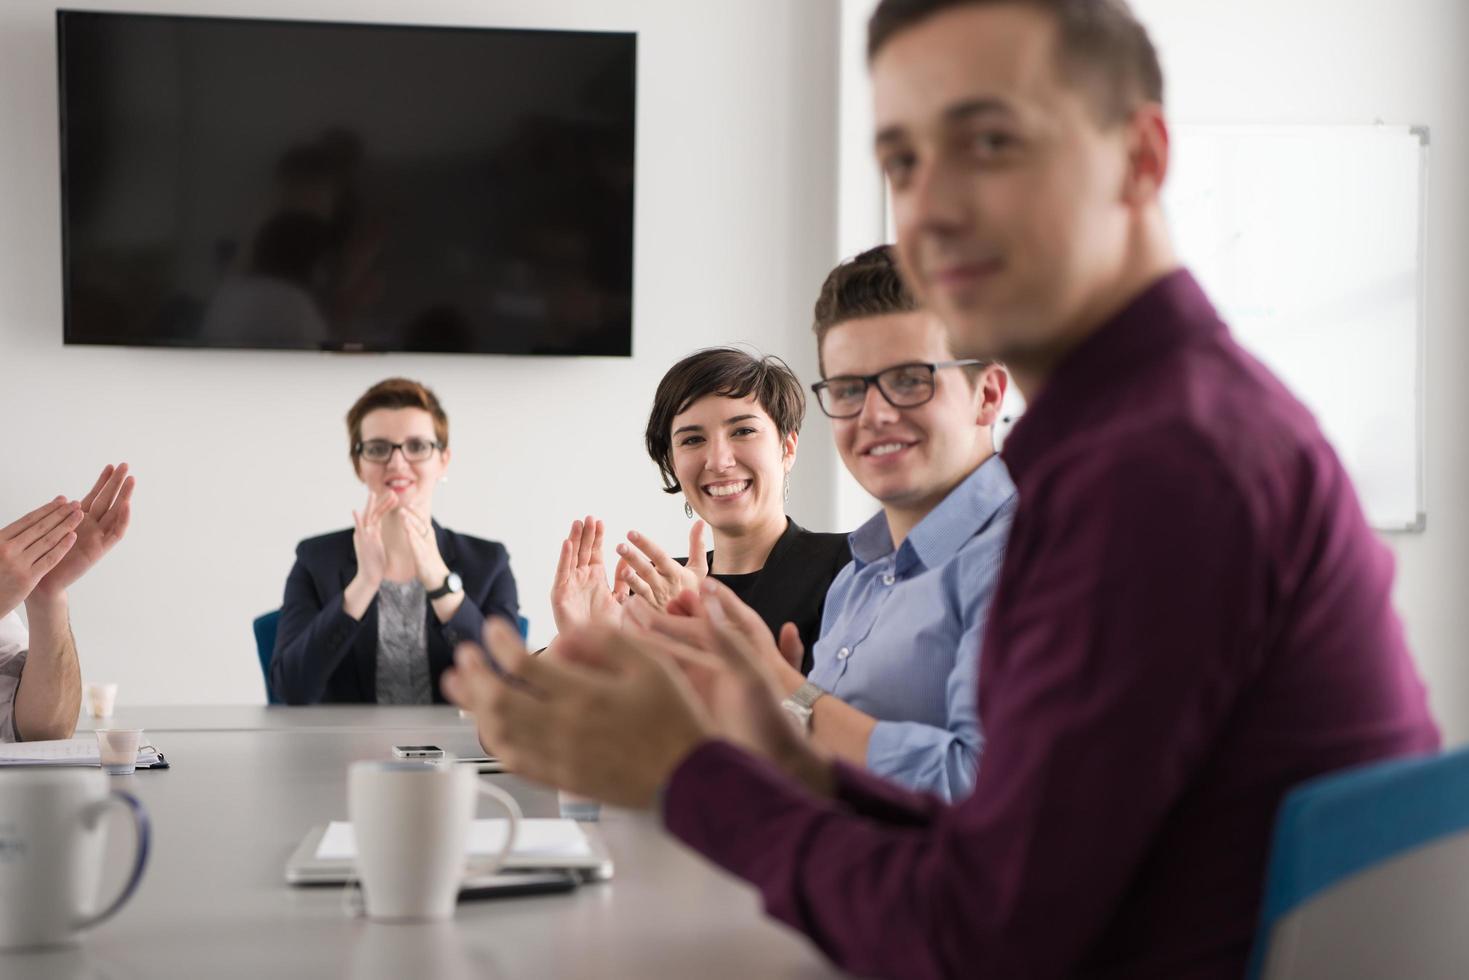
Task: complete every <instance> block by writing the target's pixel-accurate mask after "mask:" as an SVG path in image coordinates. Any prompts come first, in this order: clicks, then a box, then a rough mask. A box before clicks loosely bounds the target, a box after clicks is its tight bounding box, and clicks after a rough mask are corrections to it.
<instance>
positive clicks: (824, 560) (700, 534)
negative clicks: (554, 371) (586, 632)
mask: <svg viewBox="0 0 1469 980" xmlns="http://www.w3.org/2000/svg"><path fill="white" fill-rule="evenodd" d="M805 414H806V398H805V395H804V394H803V393H802V391H801V382H800V381H799V380H798V379H797V378H796V376H795V374H794V373H792V371H791V369H790V368H789V367H787V366H786V364H785V362H784V361H782V360H780V358H778V357H771V356H765V357H760V356H756V355H754V354H751V353H749V352H748V351H744V350H740V349H739V348H735V347H711V348H707V349H705V350H700V351H696V352H694V353H693V354H690V355H689V356H688V357H685V358H684V359H683V360H681V361H679V362H678V363H677V364H675V365H674V366H673V367H671V368H669V370H668V373H666V374H665V375H664V376H663V380H662V381H660V382H659V384H658V389H657V392H656V393H655V394H654V396H653V408H652V411H651V412H650V413H649V415H648V425H647V429H646V432H645V435H644V439H645V442H646V445H647V449H648V455H649V456H650V457H651V458H652V460H653V462H654V463H655V464H656V465H657V466H658V472H659V474H660V475H661V476H662V478H663V491H664V493H668V494H678V493H681V494H683V497H684V513H685V514H686V515H687V516H688V517H689V518H690V520H693V521H694V524H693V525H692V527H691V528H690V533H689V552H690V556H689V558H687V559H684V558H674V557H671V556H670V555H669V554H668V552H666V551H665V550H664V549H662V548H660V547H659V546H658V544H657V543H656V542H654V541H652V540H650V539H649V538H648V536H647V535H645V534H641V533H639V532H637V531H632V532H629V534H628V540H627V541H626V542H624V543H622V544H619V545H618V546H617V553H618V556H619V561H618V567H617V573H616V576H615V578H616V585H617V587H618V588H619V589H621V590H631V592H632V593H633V594H635V595H640V596H642V597H643V598H644V599H647V600H648V601H649V602H651V603H652V604H653V605H655V606H658V607H660V608H661V607H663V606H665V605H667V603H668V602H669V600H671V599H672V598H673V597H674V596H676V595H677V594H678V593H679V592H680V591H681V590H683V589H693V588H697V587H698V584H699V582H700V581H701V580H702V579H703V578H704V576H705V575H712V576H713V577H714V578H716V579H718V580H720V581H722V582H724V583H725V584H726V585H728V586H729V587H730V589H732V590H733V591H734V592H735V594H736V595H738V596H739V597H740V598H741V599H743V600H744V601H745V602H746V603H748V604H749V605H750V606H751V607H752V608H754V610H755V611H756V612H758V613H759V614H760V617H761V618H762V619H763V620H764V621H765V623H766V625H768V626H769V627H770V629H771V632H772V633H773V634H774V635H775V636H777V637H779V636H780V632H781V628H782V626H783V625H784V624H786V623H794V624H795V627H796V632H797V634H798V636H799V639H800V642H801V644H802V647H803V650H804V654H803V656H802V657H801V663H800V668H801V670H802V672H803V673H804V672H805V671H807V670H810V669H811V652H810V651H811V648H812V647H813V646H814V645H815V643H816V638H817V636H818V635H819V634H820V630H821V609H822V605H823V603H824V602H825V601H826V590H827V588H828V587H829V586H830V585H831V581H832V579H833V578H835V577H836V574H837V572H839V571H841V570H842V568H843V567H844V566H845V565H846V564H847V562H848V561H850V560H851V552H850V550H849V549H848V547H847V538H846V535H844V534H823V533H816V532H812V531H807V530H806V529H805V528H803V527H801V526H800V525H799V524H797V523H796V522H795V521H794V520H791V518H790V517H788V516H787V515H786V510H785V503H786V497H787V495H788V493H789V487H790V483H789V480H790V472H791V468H792V467H793V466H794V465H795V462H796V444H797V442H798V440H799V432H800V428H801V422H802V420H803V419H804V417H805ZM598 523H600V522H598ZM706 528H707V529H708V530H709V531H710V532H711V537H712V538H713V542H712V544H713V548H712V550H710V551H708V552H706V551H705V550H704V540H705V539H704V531H705V529H706ZM576 534H577V530H576V528H575V527H574V528H573V535H574V536H575V535H576ZM552 606H553V608H556V609H560V608H562V604H561V603H560V602H558V600H557V597H556V596H555V595H554V594H553V596H552ZM563 618H564V617H563V616H562V615H561V614H560V613H559V612H558V619H557V626H558V628H561V629H564V628H566V626H568V625H572V624H571V623H565V622H562V619H563Z"/></svg>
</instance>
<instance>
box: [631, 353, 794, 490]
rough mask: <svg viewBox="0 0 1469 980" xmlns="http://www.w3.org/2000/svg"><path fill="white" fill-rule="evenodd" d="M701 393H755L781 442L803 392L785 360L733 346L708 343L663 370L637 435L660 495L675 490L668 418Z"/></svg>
mask: <svg viewBox="0 0 1469 980" xmlns="http://www.w3.org/2000/svg"><path fill="white" fill-rule="evenodd" d="M705 395H722V396H724V397H726V398H748V397H749V396H750V395H754V396H755V400H756V401H757V402H759V403H760V407H761V408H763V409H764V410H765V414H767V415H769V416H770V420H771V421H772V422H774V423H775V428H776V431H777V432H778V433H779V434H780V438H781V440H782V441H784V440H785V437H786V436H788V435H790V434H791V433H792V432H800V431H801V421H802V420H803V419H804V418H805V417H806V396H805V394H804V393H803V392H802V391H801V382H800V380H799V379H797V378H796V375H795V372H793V371H792V370H791V369H790V367H789V366H787V364H786V362H785V361H782V360H781V359H780V358H778V357H775V356H773V355H769V354H767V355H765V356H764V357H757V356H756V355H754V354H751V353H750V352H749V351H743V350H740V349H739V348H738V347H709V348H706V349H705V350H701V351H695V352H694V353H692V354H690V355H689V356H688V357H685V358H684V359H683V360H681V361H679V362H678V363H677V364H675V365H674V366H673V367H671V368H669V369H668V373H667V374H665V375H664V376H663V380H662V381H660V382H658V391H657V392H656V393H655V394H654V395H653V411H652V412H651V413H650V414H649V415H648V428H647V430H646V431H645V432H644V434H643V439H644V441H645V442H646V443H647V446H648V455H649V456H650V457H652V459H653V462H654V463H656V464H658V473H659V475H660V476H662V478H663V492H664V493H679V492H680V491H681V490H682V489H683V488H682V487H681V486H679V483H678V477H677V476H675V475H674V472H673V420H674V417H675V416H677V415H679V414H680V413H682V412H686V411H688V408H689V406H690V405H692V404H693V403H694V402H696V401H698V400H699V399H700V398H703V397H704V396H705Z"/></svg>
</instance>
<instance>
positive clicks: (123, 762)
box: [97, 728, 143, 776]
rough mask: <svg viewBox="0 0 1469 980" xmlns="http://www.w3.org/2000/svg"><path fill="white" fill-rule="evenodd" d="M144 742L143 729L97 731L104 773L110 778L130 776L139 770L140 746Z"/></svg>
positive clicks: (100, 729) (98, 749)
mask: <svg viewBox="0 0 1469 980" xmlns="http://www.w3.org/2000/svg"><path fill="white" fill-rule="evenodd" d="M142 742H143V730H142V729H141V728H99V729H97V752H98V754H99V755H101V756H102V771H103V772H105V773H107V775H109V776H128V775H131V774H132V772H133V770H135V769H137V768H138V746H139V745H141V744H142Z"/></svg>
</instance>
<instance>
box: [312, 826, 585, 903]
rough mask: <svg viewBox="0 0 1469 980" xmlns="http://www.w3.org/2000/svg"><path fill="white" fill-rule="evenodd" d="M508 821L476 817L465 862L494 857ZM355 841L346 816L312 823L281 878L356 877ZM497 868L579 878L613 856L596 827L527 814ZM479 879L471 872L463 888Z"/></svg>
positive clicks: (319, 881) (327, 881) (325, 880)
mask: <svg viewBox="0 0 1469 980" xmlns="http://www.w3.org/2000/svg"><path fill="white" fill-rule="evenodd" d="M506 826H507V821H505V820H503V819H483V820H476V821H474V823H473V824H471V825H470V828H469V848H468V853H467V854H466V855H465V859H466V860H473V859H476V858H489V857H493V856H494V855H495V854H497V853H498V852H499V850H500V847H501V845H502V844H503V843H504V842H505V830H506ZM356 859H357V843H356V839H355V838H354V837H353V835H352V825H351V823H349V822H347V821H345V820H334V821H332V822H331V823H329V824H318V825H317V826H315V827H312V828H311V830H309V831H308V832H307V833H306V836H305V837H304V838H303V839H302V841H301V843H300V845H299V846H298V847H297V848H296V850H295V852H294V853H292V854H291V857H290V860H288V861H287V862H286V881H288V882H290V883H291V884H293V885H340V884H343V883H345V882H347V881H349V880H350V879H352V878H353V877H355V875H356ZM501 870H502V871H546V870H564V871H571V872H573V873H575V874H576V875H577V876H578V877H579V878H581V879H582V880H583V881H606V880H607V879H609V878H611V877H612V855H611V854H609V853H608V851H607V845H606V843H605V842H604V841H603V840H602V835H601V833H600V831H598V829H597V828H596V827H595V826H588V825H587V824H584V823H579V822H578V821H575V820H560V819H542V818H529V819H525V820H522V821H520V832H519V833H518V834H516V836H515V847H514V848H512V849H511V851H510V855H509V856H508V857H507V858H506V859H505V864H504V866H503V867H502V868H501ZM481 877H483V878H484V879H485V880H486V881H488V880H490V879H491V878H492V877H493V876H490V875H485V876H477V875H470V876H469V877H467V878H465V880H464V887H465V888H466V889H468V888H473V887H475V886H476V884H477V883H478V882H479V881H480V878H481Z"/></svg>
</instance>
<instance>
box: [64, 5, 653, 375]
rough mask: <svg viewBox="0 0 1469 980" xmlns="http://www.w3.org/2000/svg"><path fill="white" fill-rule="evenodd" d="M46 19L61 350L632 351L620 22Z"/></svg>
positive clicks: (630, 77)
mask: <svg viewBox="0 0 1469 980" xmlns="http://www.w3.org/2000/svg"><path fill="white" fill-rule="evenodd" d="M57 17H58V39H59V44H60V49H61V122H62V127H61V133H62V148H61V152H62V168H63V169H62V197H63V225H64V227H63V231H64V243H65V247H64V252H65V254H64V258H63V261H64V273H65V277H64V278H65V292H66V295H65V300H66V303H65V306H66V342H67V343H70V344H125V345H161V346H180V347H224V348H229V347H233V348H278V349H306V350H321V349H328V350H358V349H361V350H387V351H445V352H470V353H487V354H488V353H503V354H609V355H628V354H630V353H631V351H632V242H633V174H634V171H633V159H634V158H633V149H634V142H635V141H634V132H635V103H636V62H637V46H636V45H637V42H636V37H635V35H632V34H616V33H587V32H566V31H525V30H500V29H476V28H426V27H398V26H381V25H351V24H323V23H310V22H296V21H266V20H237V19H229V18H202V17H172V16H152V15H133V14H107V13H90V12H77V11H61V12H58V15H57Z"/></svg>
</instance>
